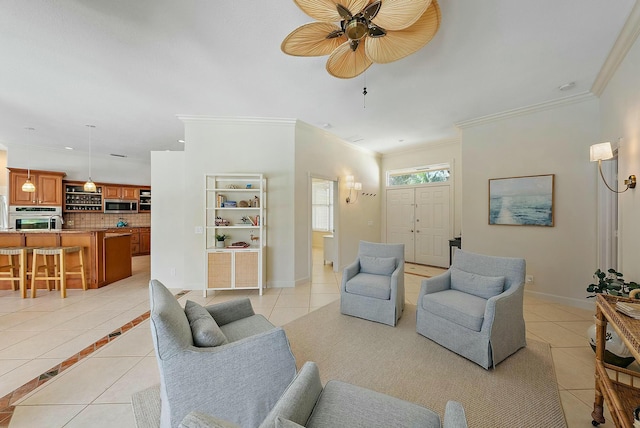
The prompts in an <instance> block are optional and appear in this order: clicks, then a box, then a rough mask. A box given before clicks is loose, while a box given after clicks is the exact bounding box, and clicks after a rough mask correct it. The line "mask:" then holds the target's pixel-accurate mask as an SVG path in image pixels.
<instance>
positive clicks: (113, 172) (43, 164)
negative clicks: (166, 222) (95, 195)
mask: <svg viewBox="0 0 640 428" xmlns="http://www.w3.org/2000/svg"><path fill="white" fill-rule="evenodd" d="M91 159H92V165H91V178H92V179H93V181H95V182H103V183H119V184H139V185H149V184H151V173H150V170H151V164H150V161H148V160H144V161H143V160H140V159H130V158H118V157H114V156H105V155H96V154H95V153H94V154H93V155H92V157H91ZM7 166H8V167H11V168H25V169H26V168H27V167H28V168H31V169H42V170H47V171H61V172H65V173H66V174H67V176H66V177H65V178H64V179H65V180H78V181H86V180H87V178H88V177H89V153H88V152H82V151H78V150H56V149H49V148H43V147H37V146H27V145H12V146H11V148H10V149H9V150H8V152H7Z"/></svg>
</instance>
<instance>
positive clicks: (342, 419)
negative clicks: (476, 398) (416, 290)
mask: <svg viewBox="0 0 640 428" xmlns="http://www.w3.org/2000/svg"><path fill="white" fill-rule="evenodd" d="M441 426H444V427H445V428H466V427H467V421H466V416H465V414H464V409H463V408H462V405H461V404H460V403H458V402H455V401H449V402H448V403H447V405H446V409H445V415H444V424H443V425H441V421H440V416H438V414H437V413H435V412H433V411H431V410H429V409H426V408H424V407H422V406H419V405H417V404H413V403H410V402H407V401H404V400H401V399H398V398H395V397H391V396H388V395H385V394H381V393H379V392H375V391H371V390H368V389H365V388H361V387H359V386H356V385H351V384H348V383H344V382H340V381H337V380H330V381H329V382H327V384H326V385H325V386H324V388H323V387H322V383H321V381H320V373H319V371H318V366H317V365H316V364H315V363H313V362H307V363H305V364H304V366H302V368H301V369H300V372H299V373H298V375H297V376H296V377H295V379H294V380H293V382H291V384H290V385H289V387H288V388H287V390H286V391H285V392H284V394H283V395H282V397H281V398H280V399H279V400H278V402H277V403H276V405H275V407H274V408H273V409H272V410H271V412H270V413H269V415H268V416H267V417H266V418H265V420H264V421H263V422H262V423H261V424H260V426H259V428H298V427H309V428H352V427H367V428H376V427H380V428H388V427H394V428H409V427H421V428H440V427H441ZM219 427H222V428H239V426H238V425H236V424H233V423H230V422H227V421H225V420H223V419H219V418H218V417H214V416H212V415H211V414H206V413H201V412H192V413H189V414H188V415H187V416H186V417H185V418H184V420H183V421H182V423H181V424H180V428H219ZM243 428H244V427H243Z"/></svg>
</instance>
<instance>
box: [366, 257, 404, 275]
mask: <svg viewBox="0 0 640 428" xmlns="http://www.w3.org/2000/svg"><path fill="white" fill-rule="evenodd" d="M394 270H396V258H395V257H371V256H360V272H363V273H371V274H374V275H391V274H392V273H393V271H394Z"/></svg>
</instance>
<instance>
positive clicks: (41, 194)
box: [9, 168, 66, 206]
mask: <svg viewBox="0 0 640 428" xmlns="http://www.w3.org/2000/svg"><path fill="white" fill-rule="evenodd" d="M30 174H31V182H32V183H33V184H34V185H35V186H36V191H35V192H33V193H29V192H23V191H22V185H23V184H24V182H25V181H26V180H27V177H28V175H29V174H28V171H27V170H26V169H16V168H9V204H10V205H41V206H62V178H63V177H64V176H65V175H66V174H65V173H64V172H56V171H38V170H31V173H30Z"/></svg>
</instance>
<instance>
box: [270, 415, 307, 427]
mask: <svg viewBox="0 0 640 428" xmlns="http://www.w3.org/2000/svg"><path fill="white" fill-rule="evenodd" d="M276 428H304V426H303V425H300V424H297V423H295V422H293V421H290V420H289V419H285V418H281V417H280V416H278V418H277V419H276Z"/></svg>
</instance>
